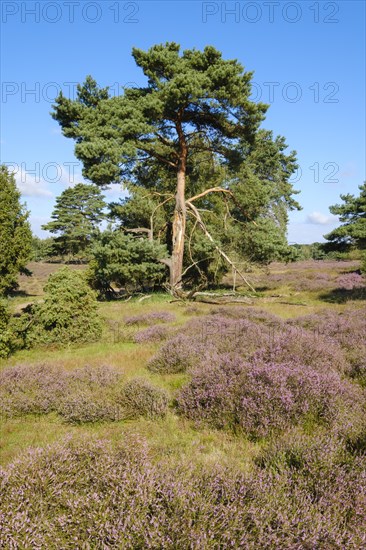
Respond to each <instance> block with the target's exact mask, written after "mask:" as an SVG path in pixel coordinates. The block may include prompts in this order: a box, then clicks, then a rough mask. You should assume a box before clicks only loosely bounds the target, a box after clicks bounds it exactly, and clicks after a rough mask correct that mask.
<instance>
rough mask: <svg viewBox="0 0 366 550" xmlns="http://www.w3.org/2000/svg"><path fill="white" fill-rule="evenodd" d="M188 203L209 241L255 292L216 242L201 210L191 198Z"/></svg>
mask: <svg viewBox="0 0 366 550" xmlns="http://www.w3.org/2000/svg"><path fill="white" fill-rule="evenodd" d="M186 204H187V206H189V208H190V209H191V210H192V212H193V214H194V216H195V217H196V219H197V221H198V224H199V226H200V227H201V229H202V231H203V232H204V234H205V235H206V237H207V238H208V239H209V241H211V242H212V244H213V245H214V247H215V249H216V250H217V252H218V253H219V254H220V255H221V256H222V257H223V258H224V259H225V260H226V262H227V263H228V264H229V265H230V266H231V267H232V269H235V271H236V272H237V274H238V275H239V276H240V278H241V279H242V280H243V281H244V282H245V284H246V285H247V286H248V287H249V288H250V289H251V290H252V291H253V292H255V289H254V288H253V286H252V285H251V284H250V282H249V281H248V280H247V278H246V277H244V275H243V274H242V273H241V272H240V271H239V269H238V268H237V267H236V265H235V264H234V263H233V262H232V261H231V260H230V258H229V256H228V255H227V254H225V252H224V251H223V250H221V248H220V247H219V246H218V245H217V244H216V243H215V241H214V239H213V238H212V236H211V234H210V233H209V232H208V230H207V228H206V226H205V224H204V223H203V220H202V218H201V215H200V213H199V211H198V210H197V208H196V207H195V206H194V204H192V203H191V202H190V200H187V201H186Z"/></svg>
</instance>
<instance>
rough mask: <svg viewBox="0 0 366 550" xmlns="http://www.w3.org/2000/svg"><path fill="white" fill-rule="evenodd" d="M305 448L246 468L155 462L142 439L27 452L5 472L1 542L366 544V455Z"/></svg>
mask: <svg viewBox="0 0 366 550" xmlns="http://www.w3.org/2000/svg"><path fill="white" fill-rule="evenodd" d="M321 444H323V448H322V447H321ZM283 445H285V447H283ZM302 445H307V442H306V441H304V442H303V443H301V447H300V448H299V445H297V444H296V445H294V444H293V443H292V442H290V443H288V444H285V443H283V444H282V448H281V446H279V445H278V446H277V450H274V451H272V452H271V454H272V456H270V457H267V459H266V460H265V461H264V465H262V466H259V467H255V468H254V470H253V472H252V473H251V474H243V473H240V472H238V471H234V470H233V469H227V468H222V467H219V466H215V467H212V468H209V467H208V466H206V467H205V468H204V469H203V470H202V469H201V470H198V469H194V468H189V467H184V466H176V467H173V466H171V465H168V464H167V463H166V462H165V461H164V460H160V461H159V463H158V464H154V462H152V461H151V459H150V458H149V453H148V451H147V450H146V446H145V445H144V444H143V442H141V441H139V440H136V439H135V438H133V439H130V440H127V441H123V442H122V443H119V444H118V445H117V446H116V447H112V445H111V443H109V442H107V441H89V442H85V441H78V442H73V441H71V442H68V443H65V444H63V445H55V446H52V447H48V448H46V449H43V450H30V451H28V452H27V453H26V454H25V455H24V456H23V457H21V458H20V459H18V460H17V461H15V462H14V463H13V464H11V465H10V466H8V467H7V468H6V469H2V470H0V499H1V502H2V511H1V514H0V546H1V547H2V548H65V549H70V550H71V548H113V547H116V548H126V549H135V548H167V549H173V548H191V549H194V550H209V549H212V548H223V549H224V548H244V549H248V550H255V549H258V548H293V549H299V550H300V549H303V548H324V549H325V548H327V549H328V548H355V549H356V548H357V549H358V548H363V547H364V546H365V542H366V539H365V534H364V529H363V523H364V518H365V513H366V508H365V507H366V502H365V498H364V495H365V492H366V477H365V473H364V464H363V461H362V460H361V458H359V457H355V458H352V457H350V458H349V459H348V460H339V459H338V455H339V453H338V451H337V449H334V441H331V442H328V441H327V440H326V439H325V440H324V441H321V442H319V445H318V448H316V447H314V446H313V447H312V448H311V447H310V448H309V447H308V446H305V447H304V448H303V447H302ZM324 449H325V451H328V450H331V453H328V452H324ZM284 454H285V455H286V456H287V457H288V458H286V459H285V460H283V459H282V458H280V455H281V456H282V455H284ZM291 456H294V457H295V460H293V459H291ZM297 456H299V459H297V458H296V457H297ZM273 465H275V468H274V467H273Z"/></svg>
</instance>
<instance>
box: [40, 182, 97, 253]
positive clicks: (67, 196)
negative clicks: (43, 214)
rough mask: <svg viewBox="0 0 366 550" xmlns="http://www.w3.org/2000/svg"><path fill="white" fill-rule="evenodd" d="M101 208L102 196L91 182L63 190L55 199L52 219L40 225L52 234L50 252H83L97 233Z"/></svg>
mask: <svg viewBox="0 0 366 550" xmlns="http://www.w3.org/2000/svg"><path fill="white" fill-rule="evenodd" d="M105 207H106V203H105V202H104V197H103V195H102V194H101V191H100V189H99V188H98V187H97V186H95V185H87V184H84V183H78V184H77V185H75V187H68V188H67V189H65V191H63V192H62V193H61V195H60V196H59V197H57V199H56V205H55V208H54V210H53V212H52V215H51V219H52V221H50V222H48V223H47V224H45V225H43V226H42V229H44V230H46V231H50V232H51V233H53V234H55V235H56V237H55V239H54V241H53V246H52V250H53V253H58V254H59V255H71V256H76V255H80V254H84V255H85V252H86V250H87V248H88V246H89V244H90V242H91V241H92V239H93V238H94V237H95V236H96V235H97V234H98V231H99V229H98V228H99V224H100V223H101V221H102V220H103V219H104V217H105V215H104V213H103V210H104V208H105Z"/></svg>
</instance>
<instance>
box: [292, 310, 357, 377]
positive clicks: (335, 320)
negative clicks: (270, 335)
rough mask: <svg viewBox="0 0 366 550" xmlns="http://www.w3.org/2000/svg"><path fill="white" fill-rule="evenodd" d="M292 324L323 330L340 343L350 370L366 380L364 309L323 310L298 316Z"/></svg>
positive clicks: (351, 373)
mask: <svg viewBox="0 0 366 550" xmlns="http://www.w3.org/2000/svg"><path fill="white" fill-rule="evenodd" d="M291 324H293V325H296V326H301V327H304V328H306V329H307V330H308V331H311V332H312V333H314V334H320V335H321V336H322V337H326V338H327V339H328V341H329V339H331V340H332V341H333V342H335V343H336V344H338V345H339V346H341V348H342V349H343V350H344V353H345V356H346V359H347V361H348V362H349V364H350V369H349V374H350V375H351V376H353V377H355V378H357V379H358V380H360V381H364V382H365V383H366V317H365V315H364V311H363V309H346V310H344V311H343V312H337V311H329V310H323V311H320V312H318V313H315V314H313V315H307V316H303V317H299V318H297V319H295V320H293V321H291Z"/></svg>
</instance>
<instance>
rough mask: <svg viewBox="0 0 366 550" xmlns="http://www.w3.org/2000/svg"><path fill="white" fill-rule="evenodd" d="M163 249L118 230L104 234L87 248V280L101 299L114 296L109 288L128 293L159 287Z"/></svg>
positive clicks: (156, 244) (164, 253) (162, 279)
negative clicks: (125, 289) (88, 252)
mask: <svg viewBox="0 0 366 550" xmlns="http://www.w3.org/2000/svg"><path fill="white" fill-rule="evenodd" d="M167 254H168V253H167V251H166V248H165V246H162V245H160V244H158V243H156V242H151V241H149V240H147V239H145V238H136V237H132V236H131V235H126V234H125V233H122V232H121V231H110V230H108V231H104V233H102V234H101V235H100V237H99V238H98V240H96V241H95V242H94V244H93V246H92V248H91V251H90V256H91V261H90V269H89V273H88V278H89V281H90V283H91V285H92V286H93V288H95V289H96V290H98V291H99V293H100V294H101V295H102V296H111V295H113V294H115V291H114V290H113V287H117V288H119V289H121V288H127V289H128V290H129V291H134V290H136V289H141V288H142V289H145V288H147V287H150V288H151V287H154V286H155V285H160V284H161V283H162V282H163V281H164V279H165V273H166V267H165V266H164V265H163V264H162V263H160V261H159V260H161V259H163V258H166V257H167Z"/></svg>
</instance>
